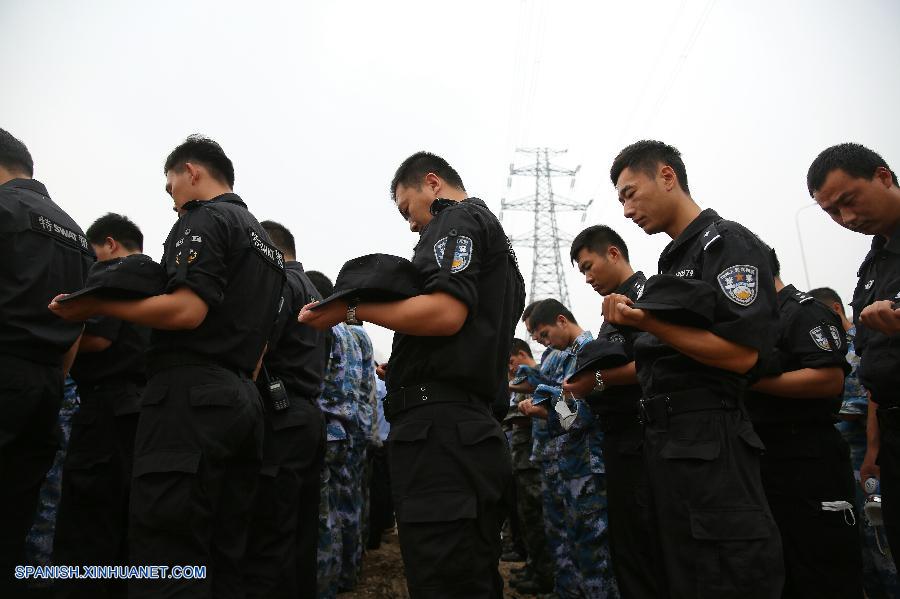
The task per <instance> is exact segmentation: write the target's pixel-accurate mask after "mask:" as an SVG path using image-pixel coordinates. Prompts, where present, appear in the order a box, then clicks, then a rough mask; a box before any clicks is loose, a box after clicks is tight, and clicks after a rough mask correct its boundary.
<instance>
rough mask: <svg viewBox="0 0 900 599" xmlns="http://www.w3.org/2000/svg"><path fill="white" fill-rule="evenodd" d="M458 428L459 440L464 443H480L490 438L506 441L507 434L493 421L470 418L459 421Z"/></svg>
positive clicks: (499, 441)
mask: <svg viewBox="0 0 900 599" xmlns="http://www.w3.org/2000/svg"><path fill="white" fill-rule="evenodd" d="M456 428H457V430H458V431H459V442H460V443H462V444H463V445H478V444H479V443H481V442H483V441H486V440H488V439H495V440H496V441H497V442H498V443H506V435H504V434H503V431H502V430H501V429H500V426H499V425H498V424H497V423H496V422H493V421H484V420H469V421H465V422H459V423H457V424H456Z"/></svg>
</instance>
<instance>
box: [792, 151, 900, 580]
mask: <svg viewBox="0 0 900 599" xmlns="http://www.w3.org/2000/svg"><path fill="white" fill-rule="evenodd" d="M806 183H807V187H808V189H809V193H810V195H811V196H812V197H813V198H814V199H815V200H816V202H817V203H818V204H819V206H820V207H821V208H822V209H823V210H824V211H825V212H827V213H828V214H829V216H831V218H832V219H833V220H834V221H835V222H836V223H838V224H839V225H841V226H842V227H846V228H847V229H850V230H851V231H855V232H857V233H862V234H864V235H873V236H874V237H873V239H872V249H871V250H870V251H869V253H868V255H866V258H865V260H863V263H862V266H860V268H859V272H858V276H859V281H858V283H857V285H856V290H855V291H854V293H853V301H852V302H851V305H852V306H853V322H854V323H855V324H856V340H855V342H856V345H855V348H856V353H857V354H858V355H859V356H860V364H859V370H858V371H857V372H858V373H859V380H860V382H861V383H862V384H863V386H864V387H865V388H866V389H867V390H868V392H869V410H868V423H867V426H866V436H867V437H868V439H867V440H868V443H867V447H866V457H865V459H864V460H863V464H862V467H861V468H860V471H859V473H860V479H861V481H860V483H861V484H865V481H866V480H867V479H868V478H873V477H874V478H880V479H881V498H882V502H883V503H882V510H883V515H884V522H885V529H886V531H887V537H888V542H889V543H890V545H891V555H892V556H893V559H894V563H895V564H896V565H897V566H898V568H900V392H898V389H900V343H898V338H900V312H898V311H897V309H896V308H897V306H898V304H897V302H898V300H900V187H898V185H897V175H896V174H895V173H894V171H892V170H891V169H890V167H889V166H888V165H887V163H886V162H885V161H884V159H883V158H882V157H881V156H879V155H878V154H877V153H876V152H874V151H872V150H870V149H869V148H866V147H865V146H861V145H859V144H854V143H843V144H839V145H836V146H832V147H830V148H827V149H826V150H823V151H822V153H821V154H819V155H818V156H817V157H816V159H815V160H814V161H813V163H812V165H810V167H809V172H808V173H807V178H806Z"/></svg>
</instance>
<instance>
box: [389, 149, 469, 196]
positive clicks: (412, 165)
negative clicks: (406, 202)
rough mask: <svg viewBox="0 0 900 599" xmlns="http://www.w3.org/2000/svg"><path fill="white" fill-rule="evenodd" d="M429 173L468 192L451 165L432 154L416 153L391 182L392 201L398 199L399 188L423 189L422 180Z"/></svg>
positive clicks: (402, 165)
mask: <svg viewBox="0 0 900 599" xmlns="http://www.w3.org/2000/svg"><path fill="white" fill-rule="evenodd" d="M428 173H434V174H435V175H437V176H438V177H440V178H441V179H443V180H444V181H446V182H447V183H448V184H449V185H452V186H453V187H456V188H458V189H461V190H463V191H465V190H466V188H465V186H464V185H463V182H462V178H461V177H460V176H459V173H457V172H456V169H454V168H453V167H452V166H450V163H449V162H447V161H446V160H444V159H443V158H441V157H440V156H438V155H437V154H432V153H431V152H416V153H415V154H413V155H412V156H410V157H409V158H407V159H406V160H404V161H403V163H402V164H401V165H400V166H399V167H398V168H397V172H396V173H394V178H393V179H392V180H391V199H392V200H396V199H397V187H398V186H400V185H402V186H403V187H415V188H416V189H422V179H424V178H425V175H427V174H428Z"/></svg>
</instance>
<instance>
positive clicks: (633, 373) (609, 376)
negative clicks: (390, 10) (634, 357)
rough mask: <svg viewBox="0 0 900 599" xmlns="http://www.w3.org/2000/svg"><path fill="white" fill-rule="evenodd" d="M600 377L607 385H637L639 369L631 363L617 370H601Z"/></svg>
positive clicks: (618, 367)
mask: <svg viewBox="0 0 900 599" xmlns="http://www.w3.org/2000/svg"><path fill="white" fill-rule="evenodd" d="M600 376H601V377H603V382H604V383H605V384H606V385H612V386H617V387H618V386H621V385H636V384H637V382H638V380H637V368H636V367H635V365H634V362H629V363H628V364H625V365H624V366H617V367H616V368H608V369H606V370H601V371H600Z"/></svg>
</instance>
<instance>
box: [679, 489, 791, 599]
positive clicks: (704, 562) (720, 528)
mask: <svg viewBox="0 0 900 599" xmlns="http://www.w3.org/2000/svg"><path fill="white" fill-rule="evenodd" d="M690 518H691V522H690V524H691V536H693V538H694V540H695V541H697V542H698V548H697V549H698V553H697V559H696V560H695V563H696V564H697V582H698V585H697V588H698V590H699V595H698V596H700V597H739V596H742V595H741V593H746V591H747V589H748V588H752V586H753V585H754V584H755V583H756V582H758V581H759V580H761V579H763V578H765V577H767V576H776V575H777V574H778V571H779V568H780V566H779V564H780V556H779V554H778V552H775V551H771V550H770V549H772V548H770V547H768V546H767V545H768V544H769V538H770V537H771V535H772V530H773V524H772V522H771V520H770V519H769V517H768V515H767V514H766V512H765V510H763V509H762V508H758V507H753V506H747V507H732V508H727V507H726V508H717V509H692V510H691V512H690Z"/></svg>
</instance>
